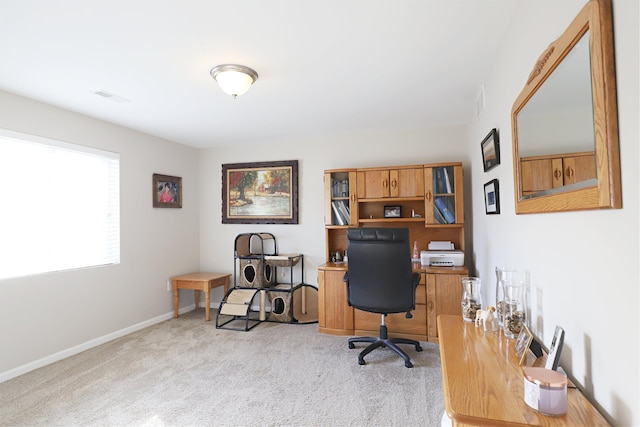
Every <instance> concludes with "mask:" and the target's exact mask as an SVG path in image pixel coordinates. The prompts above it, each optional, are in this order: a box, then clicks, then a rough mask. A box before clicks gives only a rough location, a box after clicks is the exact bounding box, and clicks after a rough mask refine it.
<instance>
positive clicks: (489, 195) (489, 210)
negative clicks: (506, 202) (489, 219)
mask: <svg viewBox="0 0 640 427" xmlns="http://www.w3.org/2000/svg"><path fill="white" fill-rule="evenodd" d="M484 209H485V212H486V214H487V215H495V214H499V213H500V183H499V182H498V180H497V179H492V180H491V181H489V182H487V183H486V184H485V185H484Z"/></svg>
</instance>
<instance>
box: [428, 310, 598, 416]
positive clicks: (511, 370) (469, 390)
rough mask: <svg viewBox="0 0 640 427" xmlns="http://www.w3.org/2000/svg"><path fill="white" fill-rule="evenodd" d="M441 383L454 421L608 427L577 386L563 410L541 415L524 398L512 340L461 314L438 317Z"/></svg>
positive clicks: (568, 394)
mask: <svg viewBox="0 0 640 427" xmlns="http://www.w3.org/2000/svg"><path fill="white" fill-rule="evenodd" d="M438 336H439V338H440V357H441V363H442V387H443V391H444V400H445V408H446V412H447V415H448V416H449V418H451V419H452V420H453V421H454V425H486V426H489V425H490V426H498V425H536V426H607V425H609V424H608V423H607V421H606V420H605V419H604V417H603V416H602V415H601V414H600V413H599V412H598V411H597V410H596V409H595V408H594V407H593V405H592V404H591V403H590V402H589V401H588V400H587V399H586V397H585V396H584V395H583V394H582V393H581V392H580V391H579V390H578V389H576V388H569V389H568V390H567V408H568V409H567V413H566V414H565V415H562V416H555V417H552V416H546V415H542V414H540V413H538V412H536V411H535V410H534V409H532V408H531V407H529V406H528V405H527V404H526V403H525V402H524V379H523V371H522V367H521V366H520V365H519V363H518V358H517V356H516V351H515V340H513V339H509V338H507V337H505V336H504V334H503V333H502V331H501V330H498V331H496V332H489V331H484V329H483V328H482V327H481V326H478V327H476V326H475V323H474V322H465V321H463V320H462V316H457V315H441V316H438Z"/></svg>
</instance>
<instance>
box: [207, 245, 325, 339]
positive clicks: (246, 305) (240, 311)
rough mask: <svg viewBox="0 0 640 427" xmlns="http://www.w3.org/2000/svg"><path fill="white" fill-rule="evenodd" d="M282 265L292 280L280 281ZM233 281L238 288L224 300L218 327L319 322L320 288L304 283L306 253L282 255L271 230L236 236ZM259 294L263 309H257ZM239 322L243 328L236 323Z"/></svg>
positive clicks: (236, 328)
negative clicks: (296, 268) (297, 274)
mask: <svg viewBox="0 0 640 427" xmlns="http://www.w3.org/2000/svg"><path fill="white" fill-rule="evenodd" d="M296 266H297V267H299V270H300V273H299V274H300V281H299V282H298V281H296V280H295V278H294V277H295V271H294V267H296ZM278 268H286V269H288V270H285V274H284V275H285V276H287V275H288V278H289V283H278V281H277V278H278ZM287 273H288V274H287ZM233 282H234V287H233V288H232V289H230V290H229V291H228V292H227V294H226V295H225V296H224V298H223V300H222V302H221V303H220V308H219V309H218V315H217V316H216V328H223V327H226V329H235V330H242V331H248V330H250V329H252V328H254V327H255V326H256V325H258V324H259V323H261V322H264V321H267V322H279V323H296V324H300V323H315V322H317V321H318V302H317V300H318V299H317V292H318V290H317V289H316V288H315V287H314V286H311V285H308V284H305V283H304V256H303V255H302V254H278V248H277V243H276V238H275V236H274V235H273V234H271V233H243V234H239V235H238V236H236V239H235V242H234V271H233ZM310 292H311V293H312V294H311V295H309V293H310ZM256 295H260V298H259V307H260V308H259V310H254V307H255V304H256V303H255V299H256ZM267 296H268V298H269V302H270V310H269V311H268V312H267V311H266V302H267ZM313 296H315V298H313ZM238 323H240V325H241V326H240V327H237V326H235V327H234V326H232V324H233V325H237V324H238Z"/></svg>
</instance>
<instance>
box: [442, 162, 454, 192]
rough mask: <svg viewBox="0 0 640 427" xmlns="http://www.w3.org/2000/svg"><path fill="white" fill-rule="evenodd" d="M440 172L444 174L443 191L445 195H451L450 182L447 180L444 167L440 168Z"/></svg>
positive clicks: (447, 173)
mask: <svg viewBox="0 0 640 427" xmlns="http://www.w3.org/2000/svg"><path fill="white" fill-rule="evenodd" d="M442 171H443V173H444V189H445V191H444V192H445V193H453V190H452V188H451V180H450V179H449V172H448V171H447V168H446V167H444V168H442Z"/></svg>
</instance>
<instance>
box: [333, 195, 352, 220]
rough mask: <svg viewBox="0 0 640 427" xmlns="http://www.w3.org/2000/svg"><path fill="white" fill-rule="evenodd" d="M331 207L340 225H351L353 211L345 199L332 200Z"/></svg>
mask: <svg viewBox="0 0 640 427" xmlns="http://www.w3.org/2000/svg"><path fill="white" fill-rule="evenodd" d="M331 208H332V209H333V214H334V216H335V219H336V222H337V223H338V225H349V223H350V222H351V213H350V211H349V206H348V205H347V204H346V203H345V202H344V200H334V201H332V202H331Z"/></svg>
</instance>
